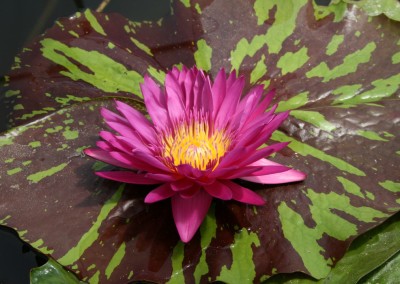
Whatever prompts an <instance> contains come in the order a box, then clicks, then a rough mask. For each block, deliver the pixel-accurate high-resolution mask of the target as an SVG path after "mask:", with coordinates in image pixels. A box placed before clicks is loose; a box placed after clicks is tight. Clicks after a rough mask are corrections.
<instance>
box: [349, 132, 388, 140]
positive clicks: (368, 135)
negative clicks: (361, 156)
mask: <svg viewBox="0 0 400 284" xmlns="http://www.w3.org/2000/svg"><path fill="white" fill-rule="evenodd" d="M356 133H357V134H358V135H360V136H362V137H364V138H367V139H369V140H375V141H389V140H387V139H385V138H382V137H380V136H379V134H378V133H376V132H374V131H369V130H358V131H357V132H356Z"/></svg>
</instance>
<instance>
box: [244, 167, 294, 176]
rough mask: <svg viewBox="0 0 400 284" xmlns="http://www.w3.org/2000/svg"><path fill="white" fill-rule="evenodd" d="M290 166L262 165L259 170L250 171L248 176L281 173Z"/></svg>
mask: <svg viewBox="0 0 400 284" xmlns="http://www.w3.org/2000/svg"><path fill="white" fill-rule="evenodd" d="M290 169H291V168H289V167H286V166H284V165H274V166H272V165H271V166H263V167H261V169H260V170H258V171H255V172H252V173H251V174H250V176H262V175H271V174H277V173H282V172H286V171H288V170H290Z"/></svg>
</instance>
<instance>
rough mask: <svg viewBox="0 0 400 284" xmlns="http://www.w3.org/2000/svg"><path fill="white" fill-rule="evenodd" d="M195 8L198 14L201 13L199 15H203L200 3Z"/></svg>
mask: <svg viewBox="0 0 400 284" xmlns="http://www.w3.org/2000/svg"><path fill="white" fill-rule="evenodd" d="M194 8H195V9H196V11H197V13H199V15H201V13H202V12H201V7H200V5H199V3H196V4H195V5H194Z"/></svg>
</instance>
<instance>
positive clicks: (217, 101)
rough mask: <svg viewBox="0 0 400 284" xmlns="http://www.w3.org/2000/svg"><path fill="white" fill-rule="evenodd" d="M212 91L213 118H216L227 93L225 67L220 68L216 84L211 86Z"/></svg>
mask: <svg viewBox="0 0 400 284" xmlns="http://www.w3.org/2000/svg"><path fill="white" fill-rule="evenodd" d="M211 92H212V94H213V97H212V99H213V114H212V118H213V119H214V120H215V117H216V115H217V113H218V111H219V109H220V107H221V104H222V102H223V100H224V99H225V95H226V75H225V70H224V69H223V68H221V70H219V72H218V74H217V76H216V77H215V80H214V84H213V85H212V87H211Z"/></svg>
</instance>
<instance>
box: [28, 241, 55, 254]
mask: <svg viewBox="0 0 400 284" xmlns="http://www.w3.org/2000/svg"><path fill="white" fill-rule="evenodd" d="M43 244H44V241H43V240H42V239H38V240H37V241H36V242H33V243H31V242H30V245H31V246H33V247H34V248H35V249H37V250H39V251H41V252H42V253H44V254H47V255H50V254H52V253H53V252H54V249H49V248H48V247H46V246H43Z"/></svg>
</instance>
